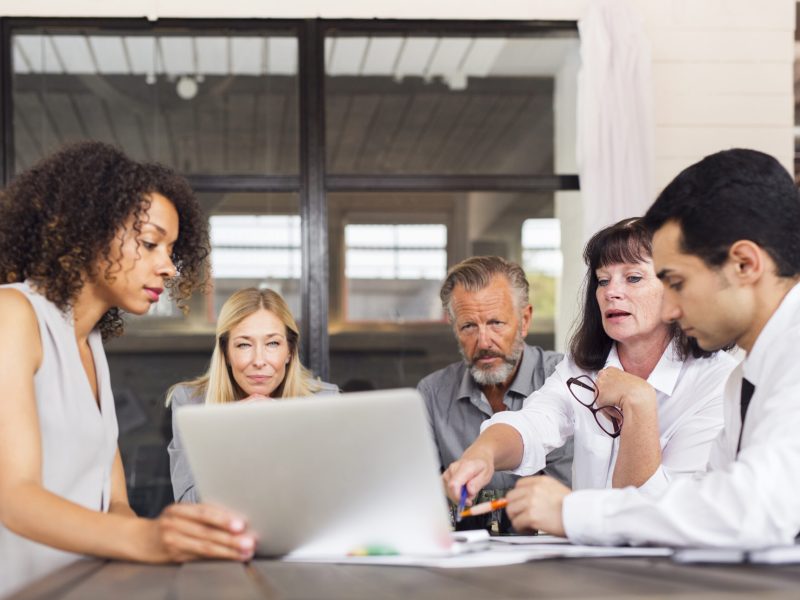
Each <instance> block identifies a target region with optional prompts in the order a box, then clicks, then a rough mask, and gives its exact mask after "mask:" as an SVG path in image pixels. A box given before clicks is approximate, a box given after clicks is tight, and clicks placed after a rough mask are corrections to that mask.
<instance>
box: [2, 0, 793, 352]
mask: <svg viewBox="0 0 800 600" xmlns="http://www.w3.org/2000/svg"><path fill="white" fill-rule="evenodd" d="M589 1H591V0H504V1H502V2H486V1H485V0H477V1H475V0H435V1H433V2H430V1H420V0H404V1H398V0H383V1H382V2H374V1H369V2H367V1H364V0H338V1H334V0H316V1H315V0H294V1H293V2H285V1H281V2H275V1H263V0H228V1H227V2H218V1H216V0H214V1H209V0H148V1H139V2H136V1H135V0H130V1H128V2H125V3H123V2H119V1H108V0H71V1H70V2H64V1H63V0H25V1H21V0H0V14H2V15H6V16H53V17H57V16H97V17H99V16H117V17H121V16H131V17H142V16H146V17H148V18H152V19H154V18H159V17H160V18H166V17H214V18H225V17H236V18H249V17H258V18H309V17H325V18H395V19H403V18H406V19H409V18H415V19H512V20H513V19H553V20H577V19H579V18H580V17H581V15H582V14H583V13H584V11H585V9H586V6H587V5H588V3H589ZM630 2H631V4H633V5H634V6H635V7H636V8H637V10H639V11H640V13H641V14H642V16H643V17H644V22H645V28H646V30H647V33H648V36H649V38H650V40H651V42H652V57H653V80H654V96H655V121H656V132H655V142H656V189H657V190H660V189H661V188H662V187H663V186H664V185H665V184H666V183H668V182H669V180H670V179H672V177H674V176H675V175H676V174H677V173H678V172H679V171H680V170H681V169H683V168H684V167H686V166H688V165H689V164H691V163H693V162H695V161H697V160H699V159H700V158H702V157H703V156H705V155H706V154H709V153H712V152H715V151H717V150H721V149H724V148H730V147H735V146H738V147H749V148H755V149H758V150H762V151H764V152H768V153H770V154H772V155H774V156H775V157H777V158H778V159H779V160H780V161H781V162H782V163H783V164H784V165H785V166H786V167H787V169H789V170H790V171H791V170H792V169H793V156H794V137H793V127H794V82H793V72H794V70H793V69H794V67H793V64H794V27H795V0H630ZM558 143H559V142H557V144H558ZM568 151H569V149H568V148H564V147H563V146H562V147H561V148H559V149H557V152H559V153H562V154H563V153H564V152H568ZM570 196H572V197H573V199H572V200H570V202H569V203H570V204H574V196H575V195H574V194H571V195H570ZM565 202H566V201H561V200H559V203H560V205H561V208H560V209H557V210H559V212H560V213H561V216H562V217H564V218H566V219H569V220H570V222H571V223H573V222H574V221H575V220H578V219H579V215H577V214H575V210H574V206H573V207H572V208H570V207H569V206H566V204H565ZM565 250H566V248H565ZM576 250H577V248H571V247H570V248H569V249H568V250H566V251H565V272H567V273H569V274H570V276H571V278H573V279H574V274H575V273H580V272H582V266H581V265H580V257H579V255H578V253H577V252H576ZM576 261H577V262H576ZM576 285H577V282H575V281H573V282H571V283H570V284H569V285H565V287H564V289H563V290H562V292H563V293H562V298H565V299H566V298H567V297H570V301H569V303H568V305H567V304H565V303H564V302H565V300H562V314H564V315H565V322H562V323H561V324H560V325H559V326H558V337H559V340H558V342H557V343H558V344H559V345H560V346H562V347H563V340H564V337H565V335H566V329H567V324H568V320H569V317H568V316H567V315H571V314H573V312H574V308H575V307H574V288H575V286H576Z"/></svg>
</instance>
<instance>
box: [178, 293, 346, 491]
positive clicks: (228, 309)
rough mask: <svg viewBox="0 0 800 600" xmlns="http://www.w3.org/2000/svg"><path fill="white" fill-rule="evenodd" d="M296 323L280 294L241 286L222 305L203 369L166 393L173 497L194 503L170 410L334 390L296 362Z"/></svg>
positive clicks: (332, 392) (193, 486)
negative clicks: (170, 430)
mask: <svg viewBox="0 0 800 600" xmlns="http://www.w3.org/2000/svg"><path fill="white" fill-rule="evenodd" d="M299 339H300V332H299V330H298V328H297V323H296V322H295V320H294V317H293V316H292V313H291V312H290V311H289V307H288V306H287V305H286V302H285V301H284V299H283V298H282V297H281V296H280V294H278V293H276V292H274V291H272V290H269V289H263V290H259V289H256V288H246V289H243V290H239V291H238V292H235V293H234V294H233V295H232V296H231V297H230V298H228V299H227V300H226V301H225V304H223V305H222V309H221V310H220V313H219V319H218V320H217V333H216V344H215V345H214V352H213V354H212V355H211V364H210V365H209V368H208V371H207V372H206V373H205V374H204V375H202V376H200V377H198V378H197V379H193V380H191V381H185V382H182V383H179V384H177V385H174V386H173V387H172V388H170V390H169V392H168V393H167V404H172V407H173V410H172V415H173V416H172V441H171V442H170V444H169V448H168V450H169V462H170V473H171V476H172V489H173V491H174V493H175V500H176V501H178V502H199V497H198V494H197V490H196V489H195V485H194V477H193V476H192V473H191V470H190V469H189V462H188V460H187V458H186V455H185V454H184V452H183V447H182V445H181V440H180V436H179V435H178V430H177V427H176V425H175V413H176V412H177V410H176V409H178V408H179V407H181V406H185V405H187V404H201V403H206V404H222V403H226V402H248V401H253V400H270V399H273V398H295V397H298V396H310V395H315V394H335V393H337V392H338V391H339V389H338V388H337V387H336V386H335V385H332V384H329V383H324V382H321V381H319V380H316V379H314V378H313V376H312V374H311V373H310V372H309V371H308V369H306V368H305V367H304V366H303V365H302V363H301V362H300V354H299V351H298V342H299Z"/></svg>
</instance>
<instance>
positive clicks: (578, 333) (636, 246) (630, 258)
mask: <svg viewBox="0 0 800 600" xmlns="http://www.w3.org/2000/svg"><path fill="white" fill-rule="evenodd" d="M652 255H653V245H652V235H651V233H650V230H649V229H647V228H646V227H645V226H644V224H643V223H642V220H641V219H639V218H633V219H623V220H622V221H620V222H619V223H616V224H614V225H611V226H609V227H606V228H605V229H601V230H600V231H598V232H597V233H595V234H594V235H593V236H592V238H591V239H590V240H589V242H588V243H587V244H586V248H584V250H583V261H584V262H585V263H586V266H587V267H588V268H587V270H586V278H585V279H584V282H583V292H584V297H583V314H582V315H581V319H580V321H579V324H578V327H577V329H576V330H575V333H574V334H573V336H572V339H571V340H570V353H571V354H572V359H573V360H574V361H575V364H576V365H578V367H580V368H581V369H585V370H587V371H597V370H599V369H602V368H603V367H604V366H605V364H606V359H607V358H608V353H609V352H610V351H611V347H612V346H613V344H614V340H612V339H611V338H610V337H609V336H608V334H607V333H606V332H605V329H603V318H602V315H601V314H600V306H599V305H598V304H597V275H596V274H595V273H596V271H597V269H599V268H601V267H607V266H608V265H612V264H616V263H639V262H644V261H646V260H650V258H651V257H652ZM670 331H671V333H672V337H673V339H674V341H675V349H676V351H677V353H678V358H680V359H681V360H684V359H686V358H687V357H689V356H694V357H696V358H698V357H705V356H711V355H712V354H713V352H705V351H704V350H701V349H700V347H699V346H698V345H697V342H696V341H695V340H694V338H689V337H687V336H686V335H684V334H683V332H682V331H681V329H680V327H678V325H677V323H672V324H671V325H670Z"/></svg>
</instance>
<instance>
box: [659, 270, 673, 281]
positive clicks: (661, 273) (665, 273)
mask: <svg viewBox="0 0 800 600" xmlns="http://www.w3.org/2000/svg"><path fill="white" fill-rule="evenodd" d="M670 273H672V269H661V270H660V271H659V272H658V273H656V277H658V278H659V279H664V278H665V277H668V276H669V274H670Z"/></svg>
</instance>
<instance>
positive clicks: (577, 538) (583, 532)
mask: <svg viewBox="0 0 800 600" xmlns="http://www.w3.org/2000/svg"><path fill="white" fill-rule="evenodd" d="M622 492H623V490H607V489H606V490H579V491H577V492H572V493H571V494H568V495H567V496H566V497H565V498H564V504H563V507H562V509H561V519H562V522H563V524H564V532H565V533H566V535H567V537H568V538H569V540H570V541H571V542H572V543H574V544H595V545H601V544H605V545H614V544H621V543H623V542H624V541H625V540H624V539H623V538H618V539H617V538H616V537H615V536H613V535H611V534H609V533H607V532H606V528H605V522H604V510H603V508H604V503H605V502H607V501H609V500H611V499H612V498H613V497H614V496H616V495H618V494H620V493H622Z"/></svg>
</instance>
